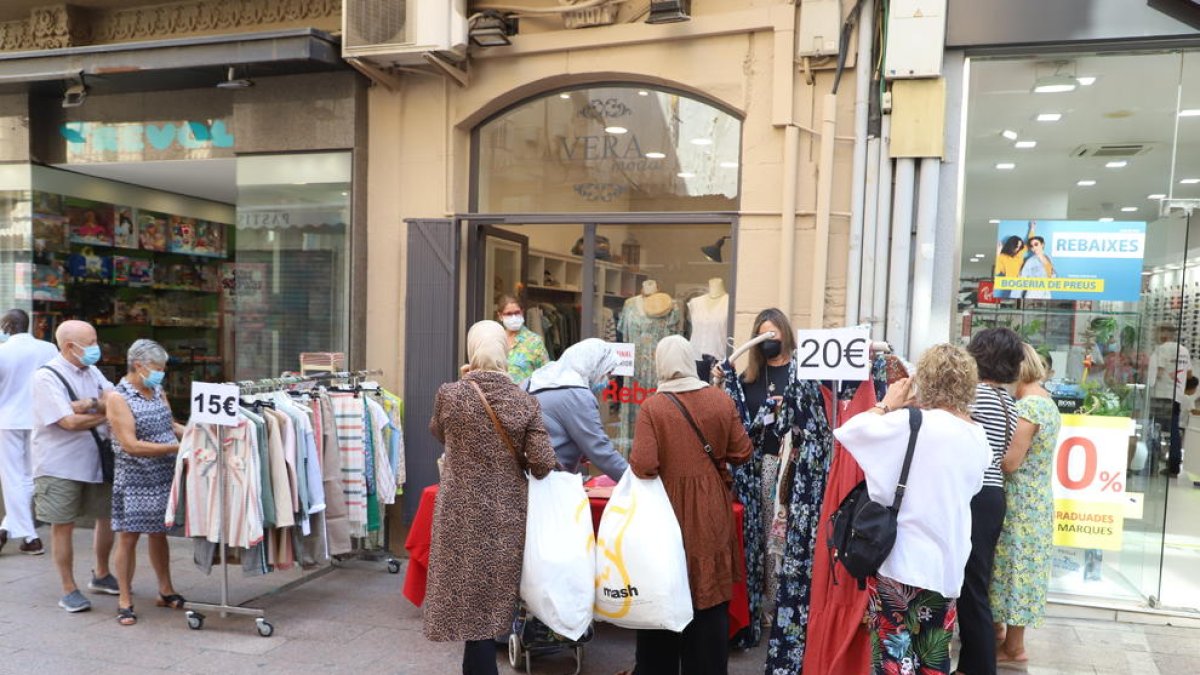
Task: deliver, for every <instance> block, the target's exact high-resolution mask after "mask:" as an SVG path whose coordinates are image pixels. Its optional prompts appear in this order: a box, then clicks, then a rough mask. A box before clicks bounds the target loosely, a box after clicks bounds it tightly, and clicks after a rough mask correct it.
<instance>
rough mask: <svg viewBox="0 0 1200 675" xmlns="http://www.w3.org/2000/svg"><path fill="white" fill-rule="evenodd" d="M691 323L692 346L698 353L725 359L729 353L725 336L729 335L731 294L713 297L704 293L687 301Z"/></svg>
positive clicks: (698, 354)
mask: <svg viewBox="0 0 1200 675" xmlns="http://www.w3.org/2000/svg"><path fill="white" fill-rule="evenodd" d="M687 308H688V320H689V321H690V323H691V333H689V335H691V337H690V338H689V339H690V340H691V342H692V347H693V348H694V349H695V350H696V355H697V356H700V355H703V354H710V355H712V356H715V357H717V359H718V360H724V359H725V357H726V356H727V355H728V353H729V348H728V347H727V346H726V343H725V338H726V337H728V335H729V296H728V295H722V296H721V297H719V298H712V297H709V296H708V295H702V296H700V297H698V298H692V299H691V300H689V301H688V303H687Z"/></svg>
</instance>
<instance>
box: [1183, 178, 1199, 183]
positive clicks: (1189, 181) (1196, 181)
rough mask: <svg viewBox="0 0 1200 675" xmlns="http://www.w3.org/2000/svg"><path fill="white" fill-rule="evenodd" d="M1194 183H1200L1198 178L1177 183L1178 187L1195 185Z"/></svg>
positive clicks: (1185, 179)
mask: <svg viewBox="0 0 1200 675" xmlns="http://www.w3.org/2000/svg"><path fill="white" fill-rule="evenodd" d="M1196 183H1200V178H1184V179H1183V180H1181V181H1179V184H1180V185H1195V184H1196Z"/></svg>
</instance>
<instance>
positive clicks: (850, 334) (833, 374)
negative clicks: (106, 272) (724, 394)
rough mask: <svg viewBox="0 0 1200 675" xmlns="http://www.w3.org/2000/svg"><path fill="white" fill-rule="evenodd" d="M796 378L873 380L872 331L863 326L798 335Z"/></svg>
mask: <svg viewBox="0 0 1200 675" xmlns="http://www.w3.org/2000/svg"><path fill="white" fill-rule="evenodd" d="M796 378H797V379H800V380H851V381H856V380H867V379H870V378H871V331H870V329H869V328H867V327H865V326H862V327H857V328H828V329H822V330H798V331H796Z"/></svg>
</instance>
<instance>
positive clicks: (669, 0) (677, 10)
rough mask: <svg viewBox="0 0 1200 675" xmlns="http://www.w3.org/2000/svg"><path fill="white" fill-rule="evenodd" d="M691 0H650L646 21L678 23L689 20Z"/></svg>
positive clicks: (690, 17) (690, 18)
mask: <svg viewBox="0 0 1200 675" xmlns="http://www.w3.org/2000/svg"><path fill="white" fill-rule="evenodd" d="M691 11H692V0H650V16H648V17H646V23H679V22H680V21H691V20H692V16H691Z"/></svg>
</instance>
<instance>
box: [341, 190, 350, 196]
mask: <svg viewBox="0 0 1200 675" xmlns="http://www.w3.org/2000/svg"><path fill="white" fill-rule="evenodd" d="M342 196H343V197H349V196H350V193H349V192H346V191H345V190H343V191H342Z"/></svg>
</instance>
